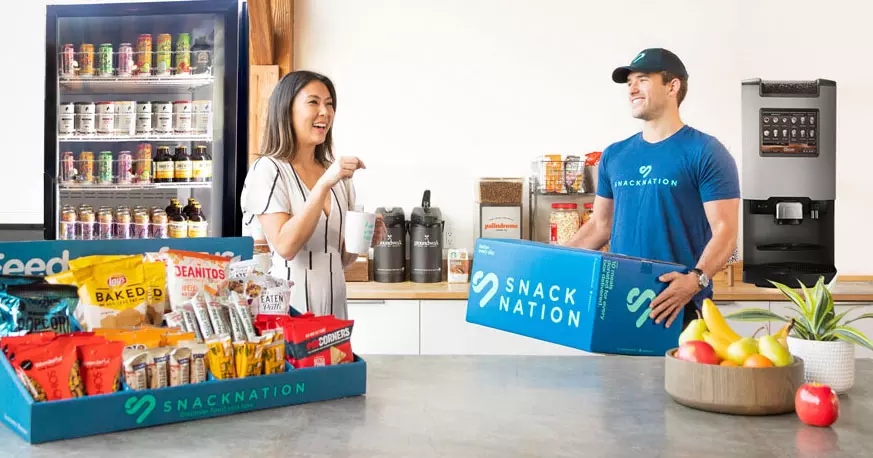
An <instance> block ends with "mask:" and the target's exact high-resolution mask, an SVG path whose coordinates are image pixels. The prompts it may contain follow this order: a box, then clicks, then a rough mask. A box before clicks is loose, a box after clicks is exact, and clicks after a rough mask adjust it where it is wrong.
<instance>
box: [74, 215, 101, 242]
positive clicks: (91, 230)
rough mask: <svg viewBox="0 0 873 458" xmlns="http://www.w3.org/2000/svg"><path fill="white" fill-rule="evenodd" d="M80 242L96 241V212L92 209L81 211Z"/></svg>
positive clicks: (79, 224)
mask: <svg viewBox="0 0 873 458" xmlns="http://www.w3.org/2000/svg"><path fill="white" fill-rule="evenodd" d="M78 226H79V232H78V239H79V240H94V238H95V235H97V234H96V229H97V228H96V227H95V226H96V224H95V221H94V210H93V209H91V208H90V207H86V208H80V209H79V223H78Z"/></svg>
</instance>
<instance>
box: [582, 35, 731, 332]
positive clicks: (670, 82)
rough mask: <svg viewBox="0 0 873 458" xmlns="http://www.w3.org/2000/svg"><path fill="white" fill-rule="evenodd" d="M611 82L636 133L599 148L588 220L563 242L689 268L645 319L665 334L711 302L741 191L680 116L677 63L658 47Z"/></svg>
mask: <svg viewBox="0 0 873 458" xmlns="http://www.w3.org/2000/svg"><path fill="white" fill-rule="evenodd" d="M612 79H613V81H615V82H616V83H623V84H627V88H628V98H629V102H630V108H631V114H632V115H633V117H634V118H637V119H641V120H643V129H642V131H641V132H639V133H637V134H635V135H633V136H632V137H629V138H627V139H625V140H622V141H620V142H617V143H614V144H612V145H610V146H609V147H607V148H606V149H605V150H604V151H603V155H602V157H601V161H600V166H599V169H598V174H599V178H598V185H597V195H596V196H595V200H594V214H593V216H592V217H591V219H590V221H589V222H588V223H587V224H585V225H583V226H582V228H581V229H580V230H579V231H578V232H577V233H576V234H575V235H574V237H573V238H572V239H571V240H570V241H569V242H568V243H567V245H569V246H573V247H579V248H587V249H593V250H598V249H600V248H602V247H603V246H604V245H605V244H606V243H607V242H609V243H610V251H612V252H614V253H618V254H623V255H628V256H635V257H640V258H646V259H653V260H660V261H667V262H674V263H678V264H682V265H685V266H688V268H689V269H692V270H691V271H690V272H689V273H687V274H681V273H670V274H666V275H663V276H662V277H661V278H660V280H661V281H663V282H666V283H669V285H668V286H667V288H666V289H665V290H664V291H663V292H662V293H661V294H660V295H659V296H658V297H657V298H655V299H654V300H653V301H652V302H651V304H650V308H651V317H652V319H654V320H655V322H656V323H664V324H665V326H667V327H670V325H671V324H672V323H673V320H675V319H676V317H677V316H678V315H679V312H680V311H681V310H682V309H683V308H685V319H684V320H683V321H684V322H683V327H684V326H685V325H687V324H688V323H689V322H690V321H691V320H693V319H695V318H696V313H694V311H695V309H696V308H697V307H700V304H701V303H702V301H703V299H704V298H706V297H711V296H712V287H711V286H710V283H709V279H710V278H712V276H713V275H715V273H716V272H718V271H719V270H721V269H722V268H723V267H724V266H725V264H726V263H727V261H728V260H729V259H730V257H731V255H732V253H733V251H734V249H735V247H736V242H737V231H738V228H737V226H738V218H739V197H740V186H739V176H738V172H737V165H736V162H735V161H734V159H733V157H732V156H731V155H730V153H729V152H728V151H727V149H726V148H725V147H724V145H722V144H721V143H720V142H719V141H718V140H717V139H716V138H715V137H712V136H710V135H707V134H705V133H703V132H700V131H698V130H696V129H694V128H692V127H690V126H688V125H686V124H684V123H683V122H682V120H681V118H680V117H679V106H680V105H681V104H682V101H683V100H684V99H685V95H686V93H687V91H688V73H687V72H686V70H685V65H684V64H683V63H682V61H681V60H679V58H678V57H677V56H676V55H675V54H673V53H672V52H670V51H668V50H666V49H660V48H657V49H646V50H644V51H642V52H640V53H639V54H638V55H637V56H636V57H635V58H634V59H633V61H632V62H631V63H630V65H628V66H624V67H619V68H617V69H615V71H614V72H613V74H612Z"/></svg>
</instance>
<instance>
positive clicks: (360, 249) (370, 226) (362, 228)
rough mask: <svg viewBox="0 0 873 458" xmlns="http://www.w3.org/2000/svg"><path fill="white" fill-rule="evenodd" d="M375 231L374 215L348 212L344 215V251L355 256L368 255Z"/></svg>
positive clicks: (362, 212)
mask: <svg viewBox="0 0 873 458" xmlns="http://www.w3.org/2000/svg"><path fill="white" fill-rule="evenodd" d="M375 230H376V214H375V213H367V212H364V211H353V210H350V211H349V212H348V213H346V230H345V237H346V251H347V252H349V253H357V254H365V253H368V252H369V251H370V244H371V243H373V232H374V231H375Z"/></svg>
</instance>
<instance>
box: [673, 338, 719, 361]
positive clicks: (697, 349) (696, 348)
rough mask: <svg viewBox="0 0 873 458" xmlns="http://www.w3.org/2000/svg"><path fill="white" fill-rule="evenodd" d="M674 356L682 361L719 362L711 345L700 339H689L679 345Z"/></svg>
mask: <svg viewBox="0 0 873 458" xmlns="http://www.w3.org/2000/svg"><path fill="white" fill-rule="evenodd" d="M676 358H678V359H681V360H683V361H690V362H692V363H700V364H718V363H720V362H721V360H720V359H719V357H718V355H717V354H716V353H715V349H714V348H712V345H710V344H708V343H706V342H704V341H702V340H691V341H688V342H685V343H684V344H682V345H680V346H679V349H678V350H676Z"/></svg>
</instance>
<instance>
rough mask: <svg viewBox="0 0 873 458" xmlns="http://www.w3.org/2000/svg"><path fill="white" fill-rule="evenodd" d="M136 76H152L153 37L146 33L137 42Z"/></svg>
mask: <svg viewBox="0 0 873 458" xmlns="http://www.w3.org/2000/svg"><path fill="white" fill-rule="evenodd" d="M136 74H137V75H138V76H143V77H145V76H151V74H152V36H151V34H148V33H144V34H142V35H140V36H139V38H137V40H136Z"/></svg>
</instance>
